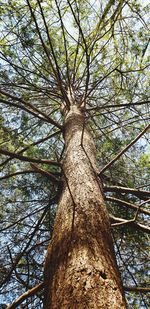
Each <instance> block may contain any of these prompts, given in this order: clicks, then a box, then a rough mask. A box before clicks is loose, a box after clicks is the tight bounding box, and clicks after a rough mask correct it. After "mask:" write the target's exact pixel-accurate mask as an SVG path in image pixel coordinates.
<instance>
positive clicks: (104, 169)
mask: <svg viewBox="0 0 150 309" xmlns="http://www.w3.org/2000/svg"><path fill="white" fill-rule="evenodd" d="M149 128H150V124H148V126H146V127H145V128H144V130H142V132H140V134H138V136H137V137H136V138H135V139H134V140H133V141H132V142H131V143H129V144H128V145H127V146H126V147H125V148H124V149H122V150H121V151H120V152H119V153H118V154H117V155H116V156H115V157H114V159H113V160H111V161H110V162H109V163H108V164H106V165H105V166H104V167H103V168H102V170H101V171H100V173H99V175H101V174H102V173H104V171H106V170H107V169H108V168H110V166H111V165H112V164H113V163H114V162H116V161H117V160H118V159H119V158H120V157H121V156H122V155H123V154H124V153H125V152H126V151H127V150H128V149H129V148H130V147H131V146H132V145H133V144H135V142H137V141H138V139H139V138H140V137H141V136H142V135H143V134H144V133H145V132H146V131H147V130H148V129H149Z"/></svg>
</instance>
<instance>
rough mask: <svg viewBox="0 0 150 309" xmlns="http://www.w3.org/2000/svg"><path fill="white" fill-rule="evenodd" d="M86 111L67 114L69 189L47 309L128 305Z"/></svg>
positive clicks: (51, 253)
mask: <svg viewBox="0 0 150 309" xmlns="http://www.w3.org/2000/svg"><path fill="white" fill-rule="evenodd" d="M83 124H84V115H82V113H81V111H80V110H79V109H78V108H77V107H76V106H75V105H73V106H71V109H70V111H69V112H68V114H67V116H66V117H65V125H64V128H65V129H64V138H65V153H64V158H63V162H62V164H63V171H64V175H65V177H64V188H63V192H62V196H61V199H60V202H59V207H58V212H57V215H56V220H55V226H54V232H53V237H52V241H51V243H50V245H49V248H48V252H47V258H46V264H45V284H46V287H45V301H44V302H45V305H44V308H45V309H50V308H52V309H54V308H58V309H59V308H62V309H65V308H66V309H69V308H70V309H71V308H72V309H73V308H77V309H78V308H79V309H80V308H89V309H91V308H103V309H106V308H108V309H117V308H118V309H123V308H127V306H126V302H125V298H124V295H123V289H122V284H121V279H120V275H119V273H118V269H117V266H116V261H115V256H114V250H113V244H112V238H111V231H110V224H109V218H108V213H107V210H106V207H105V204H104V200H103V194H102V190H101V184H100V180H99V179H98V177H97V167H96V151H95V146H94V142H93V139H92V136H91V135H90V133H89V132H88V130H87V129H86V128H85V129H84V135H83V145H81V140H82V131H83Z"/></svg>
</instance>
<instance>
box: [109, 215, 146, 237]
mask: <svg viewBox="0 0 150 309" xmlns="http://www.w3.org/2000/svg"><path fill="white" fill-rule="evenodd" d="M109 216H110V219H111V221H112V222H115V223H112V224H111V226H112V227H117V226H123V225H129V224H130V225H133V226H134V227H135V228H138V229H140V230H142V231H143V232H145V233H148V234H150V227H149V226H147V225H143V224H141V223H137V222H135V218H133V219H131V220H126V219H122V218H118V217H115V216H113V215H111V214H110V215H109Z"/></svg>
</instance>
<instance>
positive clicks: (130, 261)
mask: <svg viewBox="0 0 150 309" xmlns="http://www.w3.org/2000/svg"><path fill="white" fill-rule="evenodd" d="M0 14H1V23H0V30H1V33H0V59H1V64H0V103H1V114H2V116H1V120H0V121H1V128H0V133H1V134H0V135H1V137H0V153H1V163H0V165H1V178H0V180H1V206H0V221H1V228H0V232H1V257H0V269H1V275H0V280H1V290H0V291H1V298H0V302H1V303H3V304H9V303H13V301H14V300H15V299H16V298H17V297H19V296H20V295H22V294H23V293H25V292H26V291H28V290H29V291H30V292H29V294H30V295H29V296H30V297H26V296H25V297H24V299H21V301H23V303H22V304H23V306H24V307H23V308H25V307H26V306H28V308H33V305H34V308H42V300H43V294H42V282H43V261H44V256H45V253H46V248H47V245H48V242H49V240H50V239H51V235H52V231H53V224H54V218H55V213H56V210H57V203H58V199H59V196H60V194H61V189H62V182H61V179H62V178H61V177H62V175H63V171H62V169H61V159H62V157H63V151H64V139H63V114H62V110H63V111H64V110H65V109H69V106H70V98H71V99H72V100H74V101H75V102H76V104H78V106H80V107H82V108H83V110H84V112H85V125H86V126H87V127H88V128H89V129H90V131H91V132H92V135H93V138H94V141H95V145H96V149H97V162H98V168H99V177H100V178H101V179H102V182H103V191H104V195H105V200H106V203H107V206H108V210H109V213H110V220H111V224H112V234H113V238H114V245H115V252H116V258H117V262H118V265H119V269H120V272H121V275H122V280H123V285H124V288H125V291H126V296H127V300H128V303H129V305H130V306H131V307H130V308H137V309H138V308H141V309H142V308H148V297H147V295H148V294H147V293H148V292H149V291H150V287H149V282H148V280H149V278H148V272H149V269H148V266H149V265H148V252H149V248H148V235H149V233H150V227H148V218H149V215H150V210H149V209H148V203H149V201H150V191H149V190H148V188H149V179H148V175H149V171H150V165H149V154H150V146H149V145H148V129H149V106H150V105H149V103H150V101H149V98H148V88H149V80H148V74H149V64H148V61H149V53H148V50H149V38H148V34H149V27H148V14H149V6H148V1H141V0H139V1H138V0H129V1H122V0H118V1H114V0H107V1H106V0H103V1H99V0H86V1H84V0H74V1H70V0H61V1H60V0H45V1H44V0H42V1H40V0H20V1H17V0H11V1H10V0H5V1H1V6H0ZM83 134H84V127H83ZM64 220H65V218H64ZM35 286H36V288H35V290H34V287H35ZM32 289H33V290H32ZM15 306H16V305H14V307H13V306H12V307H11V306H10V308H15ZM26 308H27V307H26Z"/></svg>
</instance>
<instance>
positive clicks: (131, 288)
mask: <svg viewBox="0 0 150 309" xmlns="http://www.w3.org/2000/svg"><path fill="white" fill-rule="evenodd" d="M123 288H124V290H125V291H129V292H135V293H148V292H150V288H147V287H138V286H124V287H123Z"/></svg>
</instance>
